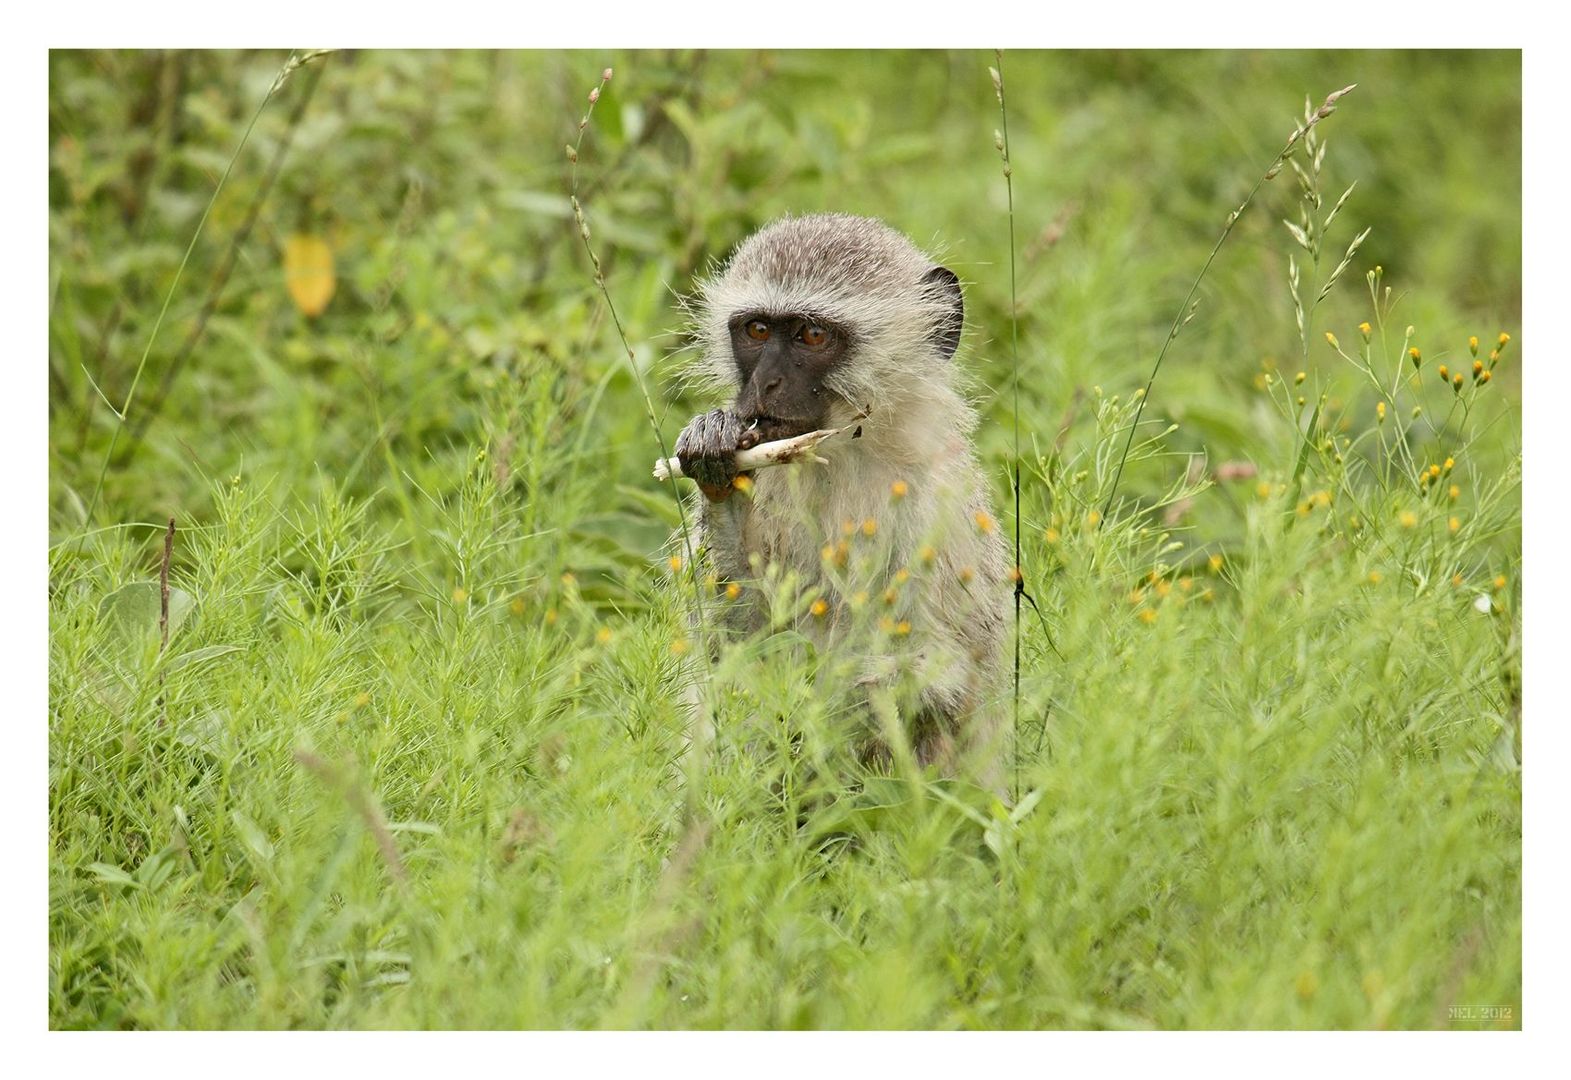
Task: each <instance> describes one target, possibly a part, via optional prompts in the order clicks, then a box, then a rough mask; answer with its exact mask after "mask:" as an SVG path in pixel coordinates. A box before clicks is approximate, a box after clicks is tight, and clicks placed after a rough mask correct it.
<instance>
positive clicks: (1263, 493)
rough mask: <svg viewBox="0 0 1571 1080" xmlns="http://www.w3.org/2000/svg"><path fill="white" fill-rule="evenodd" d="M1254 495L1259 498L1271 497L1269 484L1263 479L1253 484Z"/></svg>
mask: <svg viewBox="0 0 1571 1080" xmlns="http://www.w3.org/2000/svg"><path fill="white" fill-rule="evenodd" d="M1255 495H1256V497H1258V498H1261V499H1268V498H1270V497H1271V485H1270V484H1268V483H1266V482H1265V481H1264V480H1262V481H1260V483H1258V484H1256V485H1255Z"/></svg>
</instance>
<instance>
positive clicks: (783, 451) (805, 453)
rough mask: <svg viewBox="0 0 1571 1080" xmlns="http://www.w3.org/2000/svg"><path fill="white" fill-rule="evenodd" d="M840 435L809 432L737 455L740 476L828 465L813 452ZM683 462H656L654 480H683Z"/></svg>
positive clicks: (835, 430) (837, 431) (826, 431)
mask: <svg viewBox="0 0 1571 1080" xmlns="http://www.w3.org/2000/svg"><path fill="white" fill-rule="evenodd" d="M838 434H840V429H839V428H823V429H821V430H819V431H809V432H808V433H807V434H805V435H795V436H793V437H791V438H789V439H776V440H775V441H774V442H766V443H759V444H758V445H757V446H755V447H753V448H752V449H749V450H738V451H737V452H736V469H737V471H738V472H748V471H750V470H752V469H763V468H767V467H769V466H770V465H790V464H792V463H794V462H798V461H812V462H815V463H817V464H819V465H827V464H829V462H828V461H827V460H825V459H824V458H821V457H819V456H818V455H817V454H815V453H813V448H814V447H815V446H817V445H818V444H819V443H821V442H823V441H824V440H825V439H827V438H829V437H830V436H831V435H838ZM684 475H686V474H685V473H683V472H682V461H681V459H680V458H674V457H673V458H665V459H663V460H661V461H656V462H655V479H656V480H669V479H671V478H672V477H674V476H684Z"/></svg>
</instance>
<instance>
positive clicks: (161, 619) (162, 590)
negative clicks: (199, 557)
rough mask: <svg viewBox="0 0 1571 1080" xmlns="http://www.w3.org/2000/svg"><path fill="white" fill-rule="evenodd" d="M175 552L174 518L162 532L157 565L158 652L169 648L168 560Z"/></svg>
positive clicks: (161, 652)
mask: <svg viewBox="0 0 1571 1080" xmlns="http://www.w3.org/2000/svg"><path fill="white" fill-rule="evenodd" d="M174 553H175V519H174V518H170V519H169V531H168V532H166V533H164V558H163V561H162V562H161V563H160V564H159V567H158V652H159V655H162V654H163V652H164V650H165V649H167V648H169V560H170V559H171V558H172V557H173V556H174Z"/></svg>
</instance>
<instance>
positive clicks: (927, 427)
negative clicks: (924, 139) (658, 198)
mask: <svg viewBox="0 0 1571 1080" xmlns="http://www.w3.org/2000/svg"><path fill="white" fill-rule="evenodd" d="M691 309H692V312H693V314H694V321H695V326H694V335H695V338H696V345H697V346H698V349H699V352H700V358H699V360H698V362H697V371H698V373H699V374H700V375H702V376H703V377H704V378H705V379H706V380H707V381H710V382H712V383H714V384H716V385H718V386H721V387H723V388H725V389H726V390H727V391H729V392H730V393H731V394H732V395H733V396H732V399H731V404H730V405H729V406H728V407H726V408H723V409H716V410H714V411H713V412H709V413H705V414H702V415H700V416H696V417H694V418H693V419H692V421H691V422H689V423H688V425H687V427H686V428H685V429H684V430H683V431H682V434H681V435H680V437H679V438H678V439H677V442H676V448H675V449H676V455H677V458H678V460H679V461H680V463H681V468H682V472H683V473H684V474H685V475H686V476H689V477H691V478H693V479H694V480H696V481H697V482H698V484H699V487H700V488H701V490H702V497H701V498H702V510H701V512H700V514H699V517H700V524H699V526H698V532H699V537H698V543H697V546H698V548H699V550H700V553H701V555H702V557H703V558H705V559H707V561H708V567H707V572H708V573H710V574H712V575H714V577H715V579H716V584H717V586H718V590H717V591H718V592H719V593H720V599H719V600H718V603H719V604H720V609H719V610H720V612H721V615H720V618H719V619H718V620H717V621H718V622H719V623H721V624H722V625H724V626H726V627H729V628H731V629H734V630H738V631H743V632H752V631H760V630H763V629H764V628H766V627H767V626H768V625H769V620H770V614H769V612H770V606H769V604H768V601H767V598H766V597H765V596H763V594H762V591H761V590H760V589H758V588H757V587H756V584H757V583H758V582H759V580H760V579H761V578H762V576H763V575H765V573H766V571H767V568H769V567H771V566H774V567H777V568H779V569H780V570H783V571H786V572H789V573H788V579H790V580H794V581H795V582H796V583H797V585H798V587H799V588H800V589H801V590H802V591H803V603H802V605H800V608H799V613H798V614H795V615H793V618H794V620H795V624H796V626H797V628H798V629H799V630H800V631H801V632H802V633H803V634H805V635H807V636H809V637H810V638H811V639H813V640H815V641H817V642H818V643H819V644H820V647H821V648H830V649H833V648H858V647H861V648H865V649H866V655H865V657H863V656H860V655H859V657H858V668H857V670H858V674H857V675H856V677H855V678H854V679H853V680H852V686H851V687H849V688H848V691H849V694H850V696H851V697H852V699H853V700H855V699H860V701H861V703H863V704H865V705H866V706H867V707H868V708H869V709H870V710H874V711H876V710H877V709H878V708H880V707H883V708H886V709H887V708H889V707H890V702H888V700H887V699H886V702H885V704H884V705H883V706H880V702H879V699H878V694H879V691H880V689H881V688H883V687H886V686H889V687H892V686H893V685H894V684H895V683H896V682H897V681H900V680H901V679H902V678H903V679H904V684H905V685H906V686H909V687H914V688H915V689H914V692H912V693H908V694H906V695H905V697H904V699H903V700H900V699H899V698H898V695H897V696H896V700H895V701H893V703H892V704H893V706H894V707H895V708H896V709H898V711H899V714H900V715H899V721H898V722H899V726H900V729H902V730H903V734H904V737H905V738H906V739H907V740H909V745H910V747H911V749H912V751H913V752H914V755H915V759H916V761H917V762H918V763H919V764H921V765H924V766H925V765H936V766H937V767H938V769H939V770H940V771H941V772H946V773H948V772H952V771H955V770H956V769H958V768H960V767H961V762H962V760H963V759H968V758H969V759H972V760H974V759H975V758H977V757H980V758H993V759H996V758H997V754H998V751H999V747H998V746H997V745H996V743H997V740H998V736H999V735H1000V732H1001V728H1000V725H998V724H997V722H996V721H994V720H989V719H988V718H987V717H986V715H984V714H986V713H995V714H996V712H997V711H998V710H997V709H996V708H994V709H988V708H987V707H986V705H987V701H988V699H989V698H990V697H991V696H992V695H993V694H994V692H995V691H996V690H997V689H998V685H997V683H998V675H999V674H1000V671H1001V660H1002V656H1003V642H1004V633H1005V626H1006V621H1005V614H1006V610H1007V606H1008V603H1009V598H1010V592H1011V588H1012V580H1011V578H1010V576H1009V571H1008V556H1007V553H1006V548H1005V544H1004V538H1003V535H1002V531H1001V530H1000V528H999V527H998V523H997V518H996V516H995V515H994V514H993V511H992V508H991V505H990V503H989V499H988V495H987V484H986V482H985V480H984V477H983V474H982V471H981V469H980V467H979V466H978V464H977V459H976V452H975V448H974V446H973V444H972V438H971V436H972V432H973V430H974V429H975V427H976V422H977V420H976V414H975V412H974V411H973V410H972V408H971V407H970V405H969V404H967V402H966V400H965V398H964V397H963V396H962V394H961V392H960V390H959V378H958V375H957V372H956V370H955V364H954V356H955V351H956V349H958V348H959V345H960V339H961V328H962V325H963V322H964V311H965V307H964V302H963V299H962V297H961V290H960V282H959V280H958V278H957V277H956V276H955V274H954V273H953V272H951V271H950V270H948V269H946V268H945V267H943V266H940V265H938V264H936V263H935V262H934V261H933V260H932V259H931V258H929V257H928V256H927V255H925V254H924V253H923V252H922V251H920V250H919V249H918V248H917V247H916V246H915V245H914V244H912V243H911V241H910V240H908V239H907V238H906V237H905V236H903V235H902V234H900V233H898V232H896V231H895V230H894V229H892V228H890V227H889V226H887V225H885V224H884V223H883V222H880V221H877V220H874V219H872V218H864V217H854V216H851V215H848V214H813V215H809V216H805V217H787V218H784V219H781V220H779V221H776V222H774V223H773V224H770V225H768V226H767V227H765V228H763V229H761V230H760V231H758V232H757V233H755V234H754V235H753V236H752V237H750V238H749V239H748V240H746V241H745V242H744V243H743V244H742V245H741V246H740V247H739V248H737V250H736V252H735V253H734V254H733V255H732V257H731V259H730V261H729V262H727V263H726V264H725V265H724V266H723V267H722V268H721V269H720V271H719V272H718V273H717V274H716V275H715V276H714V277H713V278H712V279H710V280H708V281H705V282H703V283H702V284H701V285H700V287H699V290H698V293H697V295H696V297H695V298H694V300H693V302H692V304H691ZM822 428H840V429H842V432H841V434H839V435H837V436H835V437H833V438H831V439H828V440H827V441H825V442H823V443H822V444H820V445H819V446H818V447H817V448H816V450H815V453H816V454H818V455H819V456H821V457H822V458H824V459H826V461H827V463H826V464H800V465H793V466H790V467H784V468H769V469H759V470H757V471H756V472H755V473H754V474H752V475H751V476H750V477H748V479H746V480H742V481H741V482H740V483H738V480H739V475H741V476H746V475H747V474H745V473H744V474H739V473H738V469H737V464H736V460H735V455H736V452H737V451H738V450H744V449H748V448H751V447H754V446H757V445H758V444H760V443H764V442H770V441H773V440H777V439H783V438H788V437H790V436H795V435H800V434H802V433H804V432H809V431H814V430H817V429H822ZM869 564H871V565H869ZM859 566H860V567H861V568H862V570H863V571H864V572H863V573H862V574H861V576H858V575H857V574H856V573H855V572H854V570H855V568H856V567H859ZM775 580H779V575H776V577H775ZM749 582H752V583H754V585H753V586H750V585H749ZM807 595H815V600H814V601H813V602H812V603H810V604H809V603H808V602H807V600H806V597H807ZM859 620H860V622H859ZM855 625H861V626H862V627H863V628H864V629H868V630H869V633H868V634H866V635H864V637H863V639H862V640H861V641H856V640H854V639H853V635H852V634H851V629H852V627H853V626H855ZM901 672H903V673H904V674H903V675H901V674H900V673H901ZM889 735H890V731H889V725H888V724H887V723H884V724H883V725H880V723H878V722H877V718H876V717H873V716H872V715H871V713H869V722H868V724H867V726H866V728H865V731H864V732H863V733H862V734H861V735H860V736H859V738H860V740H861V741H860V744H859V746H858V753H859V756H860V757H861V758H862V759H863V760H864V761H869V762H874V763H878V762H885V763H887V761H888V760H889V758H890V757H891V754H892V750H891V747H890V745H889V742H890V739H889ZM991 768H992V767H991V766H983V767H982V770H981V771H984V772H986V771H989V769H991ZM995 771H996V770H995Z"/></svg>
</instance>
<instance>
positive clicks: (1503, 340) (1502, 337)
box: [1500, 331, 1511, 349]
mask: <svg viewBox="0 0 1571 1080" xmlns="http://www.w3.org/2000/svg"><path fill="white" fill-rule="evenodd" d="M1510 340H1511V335H1510V334H1507V333H1505V332H1504V331H1502V332H1501V334H1500V347H1501V348H1502V349H1503V348H1505V347H1506V342H1508V341H1510Z"/></svg>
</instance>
